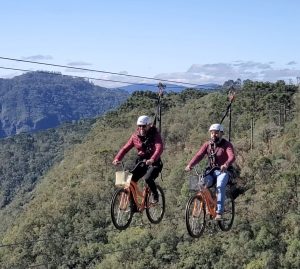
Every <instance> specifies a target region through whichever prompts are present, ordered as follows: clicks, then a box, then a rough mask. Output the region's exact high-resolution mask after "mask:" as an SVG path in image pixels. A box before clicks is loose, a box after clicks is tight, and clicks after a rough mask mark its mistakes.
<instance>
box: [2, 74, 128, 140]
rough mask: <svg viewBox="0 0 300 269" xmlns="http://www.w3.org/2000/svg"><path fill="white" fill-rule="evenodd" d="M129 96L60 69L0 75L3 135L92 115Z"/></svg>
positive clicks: (121, 101)
mask: <svg viewBox="0 0 300 269" xmlns="http://www.w3.org/2000/svg"><path fill="white" fill-rule="evenodd" d="M128 96H129V94H128V92H126V91H125V90H121V89H114V90H112V89H107V88H103V87H100V86H96V85H94V84H92V83H90V82H88V81H86V80H85V79H83V78H73V77H70V76H65V75H61V74H60V73H49V72H40V71H37V72H28V73H25V74H23V75H20V76H17V77H14V78H11V79H0V137H6V136H12V135H15V134H19V133H22V132H36V131H39V130H44V129H48V128H53V127H56V126H58V125H60V124H61V123H63V122H68V121H74V120H75V121H76V120H79V119H83V118H93V117H96V116H99V115H102V114H103V113H105V112H106V111H108V110H110V109H113V108H115V107H117V106H119V105H120V104H121V103H123V102H124V101H125V100H126V99H127V97H128Z"/></svg>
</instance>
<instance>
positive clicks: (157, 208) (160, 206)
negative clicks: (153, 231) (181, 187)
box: [146, 185, 166, 224]
mask: <svg viewBox="0 0 300 269" xmlns="http://www.w3.org/2000/svg"><path fill="white" fill-rule="evenodd" d="M157 191H158V194H159V202H158V203H157V204H155V205H154V204H152V203H151V200H152V199H153V198H152V192H151V191H150V193H149V194H148V196H147V197H146V214H147V217H148V219H149V221H150V222H151V223H153V224H158V223H160V222H161V220H162V219H163V217H164V214H165V207H166V201H165V194H164V191H163V189H162V188H161V187H160V186H159V185H157Z"/></svg>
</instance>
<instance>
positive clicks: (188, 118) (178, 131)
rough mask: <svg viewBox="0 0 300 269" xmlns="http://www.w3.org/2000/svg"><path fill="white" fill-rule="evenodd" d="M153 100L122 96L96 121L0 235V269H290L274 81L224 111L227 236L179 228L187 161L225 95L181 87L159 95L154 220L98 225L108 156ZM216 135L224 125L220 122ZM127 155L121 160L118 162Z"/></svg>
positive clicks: (291, 98) (295, 255) (299, 105)
mask: <svg viewBox="0 0 300 269" xmlns="http://www.w3.org/2000/svg"><path fill="white" fill-rule="evenodd" d="M155 103H156V95H155V94H154V93H150V92H137V93H135V94H133V95H132V96H131V97H130V98H129V99H128V100H127V102H126V103H124V104H123V105H122V106H121V107H120V108H119V109H117V110H115V111H113V112H110V113H108V114H107V115H105V116H104V117H100V118H99V119H98V120H97V121H96V122H95V123H94V125H93V126H92V129H91V131H90V132H89V133H88V134H87V135H86V136H85V138H84V139H82V140H81V141H79V143H78V144H76V146H74V147H71V148H70V149H69V150H68V151H66V152H65V154H64V158H63V159H62V160H61V161H59V162H56V163H54V165H53V166H52V167H51V168H50V169H49V170H48V171H47V173H46V174H45V175H44V176H43V178H42V180H41V181H39V184H38V185H37V186H36V187H35V188H34V189H33V190H32V191H30V192H27V195H28V197H27V203H26V204H24V206H23V207H22V210H20V211H18V212H15V211H11V212H9V214H12V215H15V219H14V222H13V223H12V224H11V226H10V227H9V228H8V229H7V230H6V232H5V233H4V234H3V235H2V243H1V245H0V246H1V248H0V261H1V267H3V268H29V267H30V266H34V267H39V268H101V269H103V268H220V269H221V268H228V269H229V268H230V269H232V268H236V269H239V268H246V269H254V268H255V269H258V268H261V269H263V268H299V267H300V253H299V250H300V239H299V238H300V230H299V227H300V226H299V225H300V214H299V213H300V212H299V207H300V206H299V189H300V187H299V177H300V168H299V161H300V134H299V128H300V126H299V125H300V116H299V115H300V113H299V112H300V95H299V89H297V88H296V87H295V86H292V85H285V83H284V82H283V81H278V82H277V83H274V84H273V83H262V82H252V81H245V82H244V84H243V87H242V88H241V89H240V90H239V91H238V92H237V94H236V101H235V102H234V103H233V107H232V122H233V126H232V137H231V140H232V142H233V144H234V145H235V148H236V153H237V155H238V158H237V166H238V167H239V168H240V176H239V179H238V184H239V186H241V187H242V188H243V189H244V190H246V191H245V193H244V194H242V195H241V196H239V197H238V198H237V199H236V218H235V222H234V225H233V228H232V229H231V231H229V232H221V231H220V230H219V229H218V227H217V226H216V225H214V222H213V223H212V225H210V227H208V229H207V230H206V231H205V234H204V235H203V237H201V238H200V239H192V238H191V237H190V236H189V235H188V233H187V230H186V227H185V220H184V209H185V204H186V202H187V199H188V197H189V195H190V193H189V191H188V177H189V173H186V172H184V167H185V166H186V164H187V162H188V160H190V158H191V157H192V156H193V155H194V153H195V152H196V151H197V150H198V148H199V146H200V144H201V143H202V142H204V141H205V140H206V139H207V137H208V132H207V128H208V126H209V125H210V124H211V123H213V122H218V121H219V120H220V119H221V118H222V116H223V113H224V111H225V110H226V106H227V104H228V101H227V93H226V92H215V93H209V94H204V93H201V92H198V91H194V90H186V91H184V92H182V93H180V94H177V93H173V94H167V95H165V96H164V97H163V118H162V135H163V138H164V142H165V147H166V148H165V151H164V154H163V161H164V169H163V173H162V178H163V180H162V181H161V180H158V181H159V184H160V185H161V186H162V187H163V189H164V190H165V194H166V202H167V206H166V215H165V217H164V219H163V221H162V222H161V223H160V224H157V225H150V224H149V221H148V220H147V218H146V217H145V216H144V215H140V214H135V215H134V220H133V223H132V224H131V225H130V227H129V228H128V229H127V230H125V231H122V232H119V231H118V230H116V229H115V228H114V227H113V225H112V224H111V219H110V199H111V195H112V193H113V191H114V189H115V187H114V171H115V170H114V167H112V165H111V161H112V159H113V156H114V155H115V154H116V152H117V150H118V149H119V148H120V146H121V145H123V144H124V142H126V141H127V138H128V137H129V136H130V134H131V132H132V131H133V130H134V128H135V122H136V118H137V116H138V115H140V114H151V113H152V114H153V112H154V111H155ZM224 124H225V136H226V135H228V118H226V119H225V122H224ZM133 155H134V154H133V153H132V154H129V155H128V156H126V164H128V165H129V164H130V163H131V160H132V159H133Z"/></svg>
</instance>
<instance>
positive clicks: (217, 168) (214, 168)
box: [193, 166, 221, 177]
mask: <svg viewBox="0 0 300 269" xmlns="http://www.w3.org/2000/svg"><path fill="white" fill-rule="evenodd" d="M193 169H194V170H195V172H196V175H197V176H200V173H199V171H198V170H197V168H196V167H194V168H193ZM216 170H221V168H220V167H219V166H215V167H213V168H210V169H205V170H204V171H203V173H202V176H203V177H206V176H207V175H209V174H210V173H211V172H214V171H216Z"/></svg>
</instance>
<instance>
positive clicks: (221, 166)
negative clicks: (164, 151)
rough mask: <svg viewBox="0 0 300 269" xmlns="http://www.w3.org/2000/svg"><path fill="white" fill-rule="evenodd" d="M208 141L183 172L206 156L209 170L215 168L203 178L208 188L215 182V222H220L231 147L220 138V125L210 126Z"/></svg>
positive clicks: (233, 158)
mask: <svg viewBox="0 0 300 269" xmlns="http://www.w3.org/2000/svg"><path fill="white" fill-rule="evenodd" d="M209 132H210V140H209V141H207V142H205V143H204V144H203V145H202V146H201V147H200V149H199V150H198V152H197V153H196V154H195V156H194V157H193V158H192V160H191V161H190V162H189V163H188V165H187V166H186V168H185V171H190V170H191V169H192V168H193V167H194V166H195V165H196V164H197V163H199V162H200V161H201V160H202V159H203V158H204V157H205V156H208V160H209V169H211V168H214V167H217V168H218V169H214V170H213V172H211V173H210V174H209V175H207V176H206V177H205V181H206V184H207V186H208V187H211V186H212V185H213V184H214V183H215V182H216V187H217V215H216V218H215V219H216V220H222V214H223V212H224V202H225V190H226V185H227V183H228V180H229V172H228V171H227V169H228V167H229V166H231V165H232V163H233V162H234V161H235V154H234V148H233V145H232V144H231V143H230V142H229V141H227V140H226V139H224V138H222V136H223V134H224V128H223V126H222V125H221V124H218V123H215V124H212V125H211V126H210V128H209Z"/></svg>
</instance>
